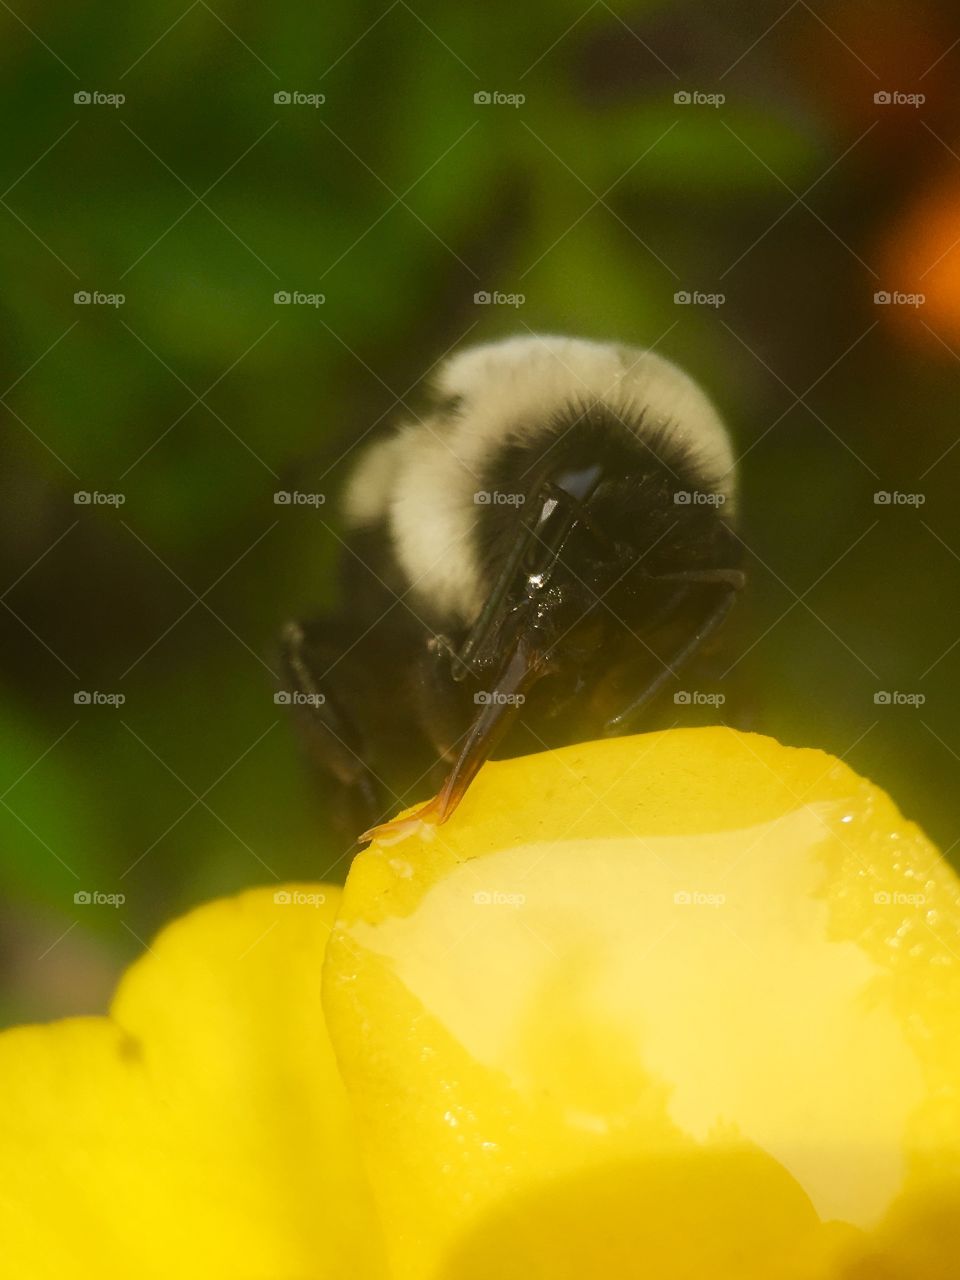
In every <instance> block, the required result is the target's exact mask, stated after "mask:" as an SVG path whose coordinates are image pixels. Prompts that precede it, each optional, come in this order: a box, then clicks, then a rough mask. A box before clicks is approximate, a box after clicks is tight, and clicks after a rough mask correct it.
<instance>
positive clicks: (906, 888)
mask: <svg viewBox="0 0 960 1280" xmlns="http://www.w3.org/2000/svg"><path fill="white" fill-rule="evenodd" d="M431 837H432V838H431ZM958 904H960V884H958V880H957V877H956V876H955V874H954V873H953V872H952V871H951V870H950V868H949V867H948V866H947V865H946V863H944V862H943V860H942V859H940V858H939V857H938V855H937V853H936V851H935V850H934V849H933V848H932V847H931V845H930V844H929V843H928V842H927V840H926V839H925V838H924V837H923V835H922V834H921V833H920V832H919V831H918V830H917V828H916V827H914V826H912V825H911V824H909V823H907V822H905V821H904V819H903V818H902V817H901V816H900V815H899V813H898V812H897V810H896V808H895V807H894V805H893V804H892V802H891V801H890V800H889V799H888V798H887V797H886V796H885V795H884V794H883V793H882V792H881V791H880V790H879V789H878V788H876V787H874V786H872V785H871V784H870V783H868V782H867V781H865V780H864V779H862V778H859V777H857V776H856V775H855V774H854V773H853V772H852V771H851V770H850V769H849V768H847V766H845V765H844V764H842V763H840V762H839V761H837V760H834V759H832V758H831V757H829V756H826V755H824V754H823V753H822V752H819V751H806V750H804V751H801V750H792V749H789V748H786V747H782V746H780V745H778V744H777V743H776V742H774V741H772V740H770V739H768V738H762V737H758V736H755V735H745V734H737V733H735V732H734V731H732V730H728V729H723V728H716V729H699V730H689V731H676V732H669V733H662V734H651V735H647V736H644V737H638V738H631V739H620V740H613V741H607V742H603V743H590V744H586V745H584V746H577V747H571V748H569V749H567V750H564V751H560V752H556V753H549V754H545V755H541V756H537V757H534V758H527V759H524V760H513V761H508V762H503V763H498V764H495V765H491V766H488V767H487V768H486V769H485V770H484V771H483V773H482V774H481V776H480V778H479V779H478V780H477V782H476V783H475V784H474V786H473V788H472V789H471V791H470V793H469V794H468V796H467V798H466V800H465V801H464V802H463V805H462V807H461V809H460V811H459V812H458V813H457V814H456V815H455V816H454V818H453V819H452V820H451V821H450V822H449V823H448V824H447V825H446V826H444V827H441V828H439V829H435V830H434V831H432V832H431V831H427V832H425V833H424V834H423V835H421V836H417V835H414V836H412V837H411V838H409V839H407V840H405V841H402V842H400V843H396V844H393V845H391V846H379V845H377V844H374V846H372V847H371V849H370V850H369V851H367V852H366V853H365V854H363V855H362V856H361V857H360V858H359V859H358V860H357V862H356V863H355V864H354V867H353V870H352V871H351V874H350V877H349V880H348V883H347V887H346V891H345V896H344V901H343V905H342V908H341V913H340V916H339V920H338V924H337V926H336V928H335V932H334V937H333V939H332V940H331V944H330V947H329V949H328V956H327V963H326V970H325V980H324V1000H325V1007H326V1011H327V1019H328V1025H329V1027H330V1031H331V1037H332V1039H333V1042H334V1047H335V1049H336V1051H337V1055H338V1058H339V1060H340V1064H341V1069H342V1071H343V1074H344V1078H345V1079H346V1081H347V1086H348V1089H349V1091H350V1094H351V1097H352V1099H353V1102H354V1105H355V1108H356V1110H357V1113H358V1118H359V1121H360V1125H361V1140H362V1143H363V1146H364V1150H365V1154H366V1158H367V1166H368V1169H369V1171H370V1176H371V1179H372V1181H373V1184H374V1190H375V1194H376V1195H377V1198H378V1203H379V1207H380V1211H381V1216H382V1218H383V1221H384V1225H385V1233H386V1236H387V1238H388V1241H389V1247H390V1249H391V1251H392V1258H393V1263H394V1266H395V1272H394V1274H395V1275H396V1276H397V1277H398V1280H425V1278H426V1277H430V1278H431V1280H472V1277H481V1276H482V1277H488V1276H490V1275H496V1276H497V1278H498V1280H513V1278H514V1277H516V1278H517V1280H519V1278H520V1277H523V1278H524V1280H531V1278H534V1277H544V1278H547V1277H549V1280H565V1278H567V1277H569V1278H570V1280H574V1278H576V1280H583V1277H616V1278H617V1280H621V1278H623V1277H633V1276H637V1277H641V1276H642V1277H654V1276H655V1277H657V1280H679V1278H680V1277H683V1278H684V1280H687V1278H691V1277H703V1278H704V1280H761V1278H762V1280H776V1278H780V1277H783V1278H784V1280H786V1278H787V1277H789V1278H790V1280H826V1278H827V1277H836V1278H837V1280H840V1278H843V1280H881V1278H882V1280H946V1278H947V1277H948V1276H955V1275H957V1274H958V1263H957V1259H958V1258H960V905H958Z"/></svg>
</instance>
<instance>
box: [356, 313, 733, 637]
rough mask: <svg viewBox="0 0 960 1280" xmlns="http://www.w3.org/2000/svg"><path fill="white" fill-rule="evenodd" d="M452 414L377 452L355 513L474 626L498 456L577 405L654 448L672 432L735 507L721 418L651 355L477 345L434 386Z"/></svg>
mask: <svg viewBox="0 0 960 1280" xmlns="http://www.w3.org/2000/svg"><path fill="white" fill-rule="evenodd" d="M431 384H432V387H433V390H434V392H435V394H436V396H437V398H438V400H439V401H440V402H441V403H442V402H443V401H448V402H449V401H451V400H453V399H456V400H457V402H458V403H457V408H456V411H455V412H454V413H444V412H443V411H442V410H441V411H440V412H438V413H436V414H435V415H434V416H428V417H426V418H424V419H423V420H421V421H417V422H413V423H408V424H406V425H404V426H401V427H400V429H399V430H398V431H397V432H396V433H395V434H394V435H393V436H391V437H390V438H388V439H386V440H381V441H378V442H377V443H376V444H374V445H372V446H371V447H370V448H368V449H367V450H366V451H365V452H364V454H363V455H362V457H361V458H360V461H359V463H358V464H357V466H356V468H355V469H354V472H353V474H352V476H351V478H350V480H349V482H348V484H347V488H346V492H345V495H344V512H345V515H346V519H347V521H348V523H349V524H351V525H352V526H354V527H362V526H365V525H371V524H374V523H377V522H379V521H381V520H383V521H385V522H386V525H387V528H388V531H389V534H390V536H391V538H392V540H393V547H394V553H395V555H396V556H397V559H398V561H399V563H400V566H401V568H402V569H403V571H404V573H405V574H406V576H407V578H408V580H409V583H410V586H411V590H412V592H413V594H414V596H415V597H419V598H420V599H421V600H423V601H424V602H425V603H426V604H428V605H430V606H431V607H432V608H434V609H437V610H439V611H441V612H447V613H450V614H452V615H454V617H456V618H457V619H458V620H459V621H461V622H464V623H469V622H470V621H471V620H472V619H473V617H474V616H475V615H476V613H477V611H478V610H479V608H480V606H481V604H482V603H483V597H484V591H485V584H484V583H483V582H482V581H481V577H480V572H479V568H478V566H477V564H476V562H475V557H474V554H473V549H472V539H471V534H472V531H473V528H474V525H475V524H476V521H477V518H478V514H479V511H481V510H482V508H478V506H477V503H476V498H475V495H476V493H477V491H478V490H480V489H481V487H482V481H481V476H482V474H483V470H484V466H485V464H486V462H487V461H488V460H489V458H490V457H491V456H492V454H493V453H494V451H495V450H497V449H498V448H500V447H501V446H502V445H505V444H508V443H511V442H523V441H527V440H531V439H534V438H536V437H537V435H538V434H540V435H543V437H544V443H545V445H546V443H547V433H549V432H550V431H554V430H556V429H557V428H556V425H555V422H556V415H557V414H558V413H559V412H561V411H562V410H564V409H565V408H567V407H569V406H571V405H580V406H584V407H586V406H592V405H594V404H596V405H599V406H602V407H604V408H606V409H608V410H609V411H610V412H611V413H612V414H614V415H616V416H617V417H619V418H620V419H621V420H622V421H623V423H624V425H625V426H627V427H628V428H631V429H632V430H634V431H636V432H637V433H638V435H640V436H642V437H643V438H644V439H645V440H655V439H656V438H657V436H658V435H659V434H660V433H662V432H663V430H664V429H668V430H669V438H670V440H671V442H676V444H677V445H678V446H680V447H681V448H684V449H687V450H689V452H690V453H691V455H692V456H693V457H694V459H695V460H696V463H697V466H698V470H699V473H700V474H701V475H702V476H703V477H704V483H705V484H706V485H707V486H708V487H709V488H710V489H711V490H713V491H714V492H718V493H722V494H723V495H724V497H725V499H726V502H725V504H724V506H723V508H722V510H723V512H724V514H727V515H729V514H730V513H731V512H732V508H733V499H734V481H735V476H734V471H735V464H734V458H733V452H732V450H731V447H730V441H729V438H728V436H727V432H726V430H725V428H724V426H723V423H722V422H721V420H720V418H719V416H718V414H717V412H716V410H715V409H714V407H713V405H712V404H711V403H710V401H709V399H708V398H707V396H706V395H705V394H704V392H703V391H702V390H701V389H700V387H699V386H697V384H696V383H695V382H694V381H693V380H692V379H691V378H689V377H688V376H687V375H686V374H685V373H684V372H683V371H682V370H681V369H679V368H678V367H677V366H676V365H675V364H672V363H671V362H670V361H669V360H665V359H664V358H663V357H662V356H659V355H657V354H655V353H654V352H652V351H643V350H641V349H639V348H636V347H627V346H622V345H620V344H618V343H607V342H592V341H587V340H585V339H582V338H562V337H552V336H551V337H543V336H538V335H531V336H529V337H522V338H508V339H506V340H505V341H501V342H492V343H488V344H485V345H483V346H478V347H470V348H467V349H466V350H465V351H461V352H459V353H457V354H456V355H454V356H451V357H450V358H449V359H448V360H445V361H444V362H443V363H442V364H441V365H440V366H439V367H438V369H437V370H436V371H435V373H434V375H433V378H432V380H431Z"/></svg>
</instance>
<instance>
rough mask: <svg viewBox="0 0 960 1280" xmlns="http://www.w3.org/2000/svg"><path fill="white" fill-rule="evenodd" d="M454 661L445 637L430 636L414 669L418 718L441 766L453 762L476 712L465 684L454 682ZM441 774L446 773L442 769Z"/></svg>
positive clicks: (453, 655)
mask: <svg viewBox="0 0 960 1280" xmlns="http://www.w3.org/2000/svg"><path fill="white" fill-rule="evenodd" d="M455 661H456V647H455V645H454V644H453V642H452V641H451V640H450V639H448V637H447V636H430V637H429V638H428V639H427V643H426V645H425V646H424V648H423V650H422V652H421V654H420V657H419V659H418V662H417V668H416V682H415V692H414V696H415V699H416V706H417V718H418V720H419V722H420V726H421V728H422V730H423V732H424V734H426V736H427V738H428V739H429V741H430V743H431V745H432V746H433V748H434V750H435V751H436V752H437V755H438V757H439V763H441V764H442V765H444V766H446V765H449V764H452V763H453V761H454V760H456V758H457V753H458V751H459V748H460V743H461V741H462V739H463V737H464V735H465V734H466V733H467V731H468V729H469V728H470V721H471V719H472V716H473V714H474V713H475V711H476V708H475V706H474V704H473V702H472V700H471V696H470V692H469V689H468V687H467V685H466V683H465V682H464V683H457V682H456V681H455V680H454V679H453V676H452V667H453V663H454V662H455ZM440 772H441V773H445V772H446V770H445V768H444V769H441V771H440Z"/></svg>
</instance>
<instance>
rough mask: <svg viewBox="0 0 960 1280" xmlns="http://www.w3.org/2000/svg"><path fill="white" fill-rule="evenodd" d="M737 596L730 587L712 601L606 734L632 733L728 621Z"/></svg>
mask: <svg viewBox="0 0 960 1280" xmlns="http://www.w3.org/2000/svg"><path fill="white" fill-rule="evenodd" d="M735 600H736V590H735V588H733V587H729V588H728V589H727V590H725V591H724V594H723V596H722V597H721V598H720V599H719V600H718V601H717V602H716V604H715V605H712V606H711V607H710V609H709V610H708V611H707V612H706V613H704V614H703V615H702V616H701V618H700V620H699V622H698V623H697V625H696V629H695V631H694V633H693V635H692V636H691V637H690V638H689V639H688V640H687V641H686V642H685V643H684V644H682V645H681V646H680V647H679V648H678V649H677V650H676V652H674V653H673V654H671V656H670V659H669V661H665V662H664V664H663V669H662V670H661V671H659V672H657V674H656V675H655V676H654V677H653V678H652V679H651V680H649V681H648V683H647V684H646V686H645V687H644V688H643V689H641V690H640V692H639V693H638V694H637V695H636V696H635V697H634V698H633V699H632V700H631V701H630V702H629V703H628V704H627V705H626V706H625V707H622V708H621V710H620V711H618V712H617V713H616V715H613V716H611V717H610V719H609V720H607V722H606V724H605V725H604V726H603V733H604V736H605V737H611V738H612V737H617V736H619V735H620V734H624V733H630V732H631V731H632V729H633V726H634V724H635V722H636V720H637V717H638V716H639V715H640V713H641V712H642V711H643V710H644V708H645V707H646V706H647V704H648V703H650V702H651V701H652V700H653V698H655V697H656V695H657V694H658V693H659V692H660V690H661V689H662V688H663V687H664V686H665V685H666V684H667V683H668V682H669V681H670V680H674V679H676V677H677V675H678V673H679V671H680V669H681V667H683V666H684V665H685V664H686V663H687V662H688V661H689V659H690V658H692V657H693V655H694V654H695V653H696V652H697V651H698V650H699V649H701V648H702V646H703V644H704V641H706V640H707V638H708V637H709V636H711V635H713V633H714V632H715V631H716V630H717V628H718V627H719V626H720V625H721V623H723V622H724V620H725V619H726V617H727V614H728V613H729V612H730V610H731V609H732V608H733V604H734V601H735Z"/></svg>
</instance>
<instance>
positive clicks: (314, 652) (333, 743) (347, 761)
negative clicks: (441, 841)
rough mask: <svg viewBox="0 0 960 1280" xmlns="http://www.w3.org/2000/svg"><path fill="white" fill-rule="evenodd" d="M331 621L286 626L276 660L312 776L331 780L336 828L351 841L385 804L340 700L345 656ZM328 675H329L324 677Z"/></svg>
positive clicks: (381, 814)
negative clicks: (338, 677) (338, 670)
mask: <svg viewBox="0 0 960 1280" xmlns="http://www.w3.org/2000/svg"><path fill="white" fill-rule="evenodd" d="M344 649H345V646H344V645H343V644H342V643H340V642H338V637H337V625H336V623H335V622H333V621H332V620H328V619H323V618H320V619H316V620H314V621H311V622H288V623H287V624H286V626H285V627H284V628H283V631H282V632H281V635H280V661H281V665H282V669H283V673H284V677H285V681H286V684H287V688H286V690H285V692H286V693H287V694H288V695H289V697H290V699H291V701H292V703H293V704H294V705H293V710H294V712H295V714H296V717H297V720H298V722H299V725H300V729H301V732H302V735H303V738H304V741H305V744H306V748H307V756H308V759H309V761H310V765H311V769H312V772H313V773H314V775H315V776H316V777H317V778H318V780H320V781H321V782H322V783H326V784H327V786H326V790H328V791H329V789H330V788H329V783H330V781H331V780H333V781H335V782H336V783H337V784H338V786H337V788H336V794H335V795H334V797H333V800H334V803H335V805H336V808H337V812H336V813H335V821H336V824H337V825H338V826H339V827H341V828H342V829H343V830H344V832H345V833H346V834H349V836H351V837H355V836H356V834H357V832H359V831H362V830H364V827H365V826H369V825H370V823H371V822H376V821H379V820H381V819H382V818H383V817H384V815H385V814H386V812H387V811H388V808H389V805H388V803H387V799H386V797H385V795H384V789H383V787H382V786H381V784H380V783H379V781H378V780H377V778H376V776H375V775H374V773H373V771H372V770H371V769H370V767H369V765H368V764H367V763H366V760H365V752H364V743H363V739H362V736H361V734H360V731H359V728H358V726H357V725H356V723H355V721H354V720H353V718H352V717H351V716H350V715H349V714H348V712H347V710H346V708H345V705H344V699H343V697H342V694H341V695H339V696H338V692H337V690H336V687H335V682H334V679H333V675H332V670H333V668H334V667H335V666H336V665H337V663H338V662H339V660H340V658H341V657H342V655H343V653H344ZM327 672H331V674H330V675H329V676H328V675H327Z"/></svg>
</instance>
